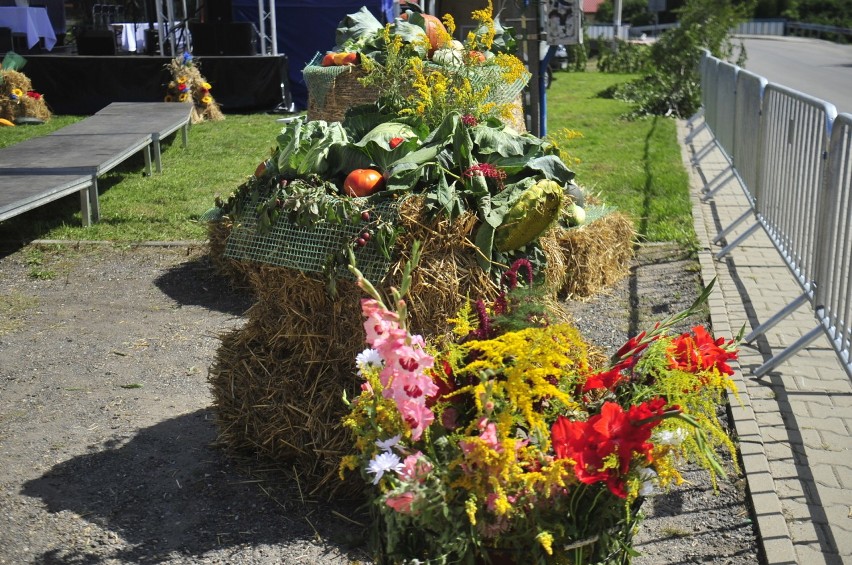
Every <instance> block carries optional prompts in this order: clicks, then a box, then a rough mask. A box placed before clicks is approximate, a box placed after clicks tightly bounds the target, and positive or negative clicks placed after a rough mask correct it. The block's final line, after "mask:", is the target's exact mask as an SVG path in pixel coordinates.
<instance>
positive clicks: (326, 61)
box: [321, 53, 334, 67]
mask: <svg viewBox="0 0 852 565" xmlns="http://www.w3.org/2000/svg"><path fill="white" fill-rule="evenodd" d="M321 64H322V66H323V67H333V66H334V53H326V54H325V55H323V58H322V63H321Z"/></svg>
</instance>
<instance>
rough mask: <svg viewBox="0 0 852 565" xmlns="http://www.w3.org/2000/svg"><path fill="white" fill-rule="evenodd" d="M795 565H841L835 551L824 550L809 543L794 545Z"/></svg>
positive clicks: (841, 562)
mask: <svg viewBox="0 0 852 565" xmlns="http://www.w3.org/2000/svg"><path fill="white" fill-rule="evenodd" d="M796 564H797V565H843V561H842V560H841V558H840V556H839V555H838V554H837V553H832V552H826V551H825V550H823V549H822V548H820V547H813V546H810V545H797V546H796Z"/></svg>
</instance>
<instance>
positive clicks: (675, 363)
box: [668, 326, 737, 375]
mask: <svg viewBox="0 0 852 565" xmlns="http://www.w3.org/2000/svg"><path fill="white" fill-rule="evenodd" d="M725 345H726V342H725V340H724V338H721V337H720V338H719V339H717V340H715V341H714V340H713V336H711V335H710V334H709V333H708V332H707V330H706V329H704V327H703V326H695V327H694V328H692V334H689V333H684V334H682V335H680V336H678V337H676V338H675V339H674V340H673V341H672V345H671V346H670V347H669V351H668V354H669V363H670V366H671V367H672V368H673V369H680V370H682V371H688V372H696V371H707V370H712V369H716V370H718V371H719V372H720V373H724V374H726V375H733V374H734V370H733V369H731V367H730V365H728V364H727V361H728V360H729V359H736V358H737V352H736V351H730V350H728V349H726V348H725V347H724V346H725Z"/></svg>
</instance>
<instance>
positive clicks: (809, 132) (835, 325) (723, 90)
mask: <svg viewBox="0 0 852 565" xmlns="http://www.w3.org/2000/svg"><path fill="white" fill-rule="evenodd" d="M700 75H701V86H702V99H701V100H702V105H703V108H702V109H703V113H704V116H705V122H704V125H706V127H707V128H709V129H710V131H711V132H712V134H713V140H712V142H711V144H710V147H711V148H712V147H718V148H719V149H720V150H721V151H722V153H723V154H724V155H725V157H726V158H727V160H728V161H729V163H730V165H731V171H732V175H733V176H735V177H736V178H737V179H738V180H739V181H740V185H741V186H742V188H743V191H744V192H745V194H746V197H747V199H748V202H749V209H748V210H746V211H745V212H744V213H743V215H742V216H740V217H739V218H737V219H736V220H735V221H734V222H733V223H732V224H731V225H729V226H727V227H725V228H723V229H722V230H721V231H720V232H719V233H718V234H717V236H716V238H715V240H714V243H719V242H720V241H722V240H724V239H726V237H727V235H728V234H729V233H730V232H731V231H732V230H733V228H734V227H736V226H737V225H739V224H741V223H742V222H743V221H745V220H747V219H749V218H752V219H753V220H754V223H753V224H752V225H751V226H750V227H749V228H748V229H747V230H745V231H744V232H743V233H741V234H740V235H739V236H738V237H737V238H736V239H734V240H733V241H731V242H730V243H728V244H727V245H726V246H725V247H724V248H723V249H722V250H721V251H719V252H718V253H717V254H716V258H717V259H721V258H723V257H724V256H725V255H727V254H728V253H729V252H730V251H731V250H733V249H734V248H735V247H736V246H738V245H739V244H740V243H742V241H744V240H745V239H746V238H748V237H750V236H751V234H753V233H754V232H755V231H757V230H758V229H760V228H763V231H764V232H765V233H766V234H767V235H768V236H769V239H770V241H772V244H773V245H774V246H775V248H776V249H777V250H778V252H779V253H780V255H781V257H782V258H783V260H784V262H785V264H786V265H787V267H788V268H789V269H790V271H791V273H792V274H793V276H794V277H795V278H796V281H797V282H798V283H799V286H800V287H801V289H802V293H801V294H800V295H799V296H798V297H797V298H796V299H795V300H793V301H792V302H791V303H790V304H788V305H787V306H785V307H784V308H782V309H781V310H780V311H779V312H778V313H776V314H775V315H773V316H772V317H771V318H770V319H769V320H767V321H765V322H763V323H762V324H760V325H759V326H758V327H757V328H755V329H754V330H753V331H752V332H751V333H750V334H749V335H748V336H746V338H745V340H746V341H747V342H751V341H754V340H755V339H756V338H757V337H758V336H760V335H762V334H764V333H765V332H766V331H768V330H769V329H770V328H771V327H773V326H774V325H775V324H777V323H778V322H780V321H781V320H782V319H784V318H785V317H786V316H788V315H789V314H791V313H792V312H793V311H794V310H796V309H798V308H799V307H801V306H802V305H804V304H806V303H810V304H811V306H812V307H813V310H814V314H815V316H816V318H817V321H818V324H817V327H815V328H814V329H812V330H811V331H809V332H807V333H806V334H805V335H804V336H802V337H801V338H800V339H799V340H797V341H796V342H795V343H793V344H791V345H790V346H789V347H787V348H786V349H785V350H783V351H781V352H780V353H778V354H776V355H775V356H773V357H772V358H771V359H769V360H767V361H766V362H765V363H764V364H763V365H761V366H760V367H758V368H757V369H755V370H754V374H755V375H757V376H761V375H764V374H766V373H767V372H769V371H770V370H772V369H773V368H774V367H776V366H777V365H778V364H780V363H781V362H783V361H784V360H786V359H788V358H789V357H790V356H792V355H794V354H796V353H797V352H798V351H799V350H800V349H802V348H803V347H805V346H807V345H808V344H809V343H810V342H812V341H813V340H814V339H816V337H818V336H819V335H820V334H821V333H823V332H825V333H826V335H827V336H828V337H829V340H830V341H831V343H832V345H833V346H834V348H835V350H836V352H837V354H838V356H839V358H840V360H841V361H842V362H843V365H844V368H845V369H846V371H847V373H848V374H849V375H850V376H852V364H850V352H852V283H850V282H849V279H850V275H852V166H851V165H850V154H852V148H850V146H852V116H850V115H849V114H841V115H840V116H837V112H836V110H835V108H834V106H833V105H832V104H829V103H827V102H825V101H823V100H820V99H817V98H814V97H812V96H809V95H807V94H804V93H801V92H797V91H795V90H792V89H789V88H787V87H784V86H782V85H778V84H774V83H770V82H768V81H767V80H766V79H764V78H762V77H760V76H758V75H755V74H752V73H749V72H747V71H745V70H743V69H740V68H739V67H736V66H735V65H731V64H730V63H727V62H725V61H720V60H718V59H716V58H715V57H712V56H710V54H709V53H706V52H705V55H704V57H703V60H702V62H701V66H700ZM694 133H695V132H693V134H694ZM693 134H690V136H692V135H693ZM687 139H689V137H688V138H687ZM707 152H708V151H707V150H706V149H705V148H702V149H701V150H700V151H698V152H696V154H695V157H694V158H693V161H694V162H696V163H698V162H700V159H702V158H703V155H706V153H707ZM712 184H713V183H712V182H710V183H707V184H706V186H705V195H704V199H708V198H709V197H712V195H713V192H714V191H715V190H717V189H718V188H720V187H717V188H715V189H714V188H712Z"/></svg>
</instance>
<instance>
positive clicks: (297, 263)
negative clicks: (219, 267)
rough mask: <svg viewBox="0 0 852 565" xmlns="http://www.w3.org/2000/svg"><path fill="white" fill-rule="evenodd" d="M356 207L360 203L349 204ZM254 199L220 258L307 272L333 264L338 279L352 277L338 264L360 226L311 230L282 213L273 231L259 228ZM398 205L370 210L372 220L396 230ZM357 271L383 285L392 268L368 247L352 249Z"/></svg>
mask: <svg viewBox="0 0 852 565" xmlns="http://www.w3.org/2000/svg"><path fill="white" fill-rule="evenodd" d="M353 200H354V201H355V202H356V203H357V202H358V201H359V200H366V199H359V198H355V199H353ZM255 202H256V200H253V199H252V198H251V197H250V196H249V197H248V198H247V199H246V205H245V206H244V208H243V209H244V213H243V215H242V217H241V218H240V221H239V223H237V224H234V226H233V228H232V230H231V234H230V236H229V237H228V241H227V242H226V244H225V252H224V254H223V256H224V257H227V258H229V259H236V260H239V261H253V262H257V263H263V264H267V265H274V266H278V267H287V268H290V269H296V270H299V271H303V272H306V273H325V272H326V271H327V270H328V267H329V265H334V272H335V275H336V276H337V277H338V278H350V279H352V278H354V277H352V275H351V273H350V272H349V270H348V268H347V267H346V263H345V261H344V262H341V261H339V260H338V261H336V262H335V259H337V258H343V257H345V256H344V255H343V252H344V251H345V249H346V248H347V247H348V246H352V243H353V242H354V241H355V240H357V239H358V236H359V235H360V234H361V233H362V232H363V231H364V225H363V224H360V223H358V224H352V223H344V224H337V223H331V222H326V221H320V222H317V223H316V224H314V225H313V226H311V227H303V226H300V225H298V224H296V223H294V222H293V221H291V220H290V219H289V217H288V216H287V215H286V214H283V213H282V214H281V215H280V216H279V217H278V220H277V221H276V222H275V224H273V225H272V228H271V229H268V230H260V229H258V214H257V212H256V211H255V206H254V205H253V203H255ZM399 206H400V201H397V200H388V201H383V202H380V203H378V204H374V205H371V210H372V213H373V214H374V216H378V217H380V218H381V220H382V221H383V222H387V223H389V224H391V225H396V222H397V217H398V215H399ZM354 250H355V258H356V260H357V264H358V268H359V269H360V270H361V272H362V273H363V274H364V275H365V276H366V277H367V279H369V280H370V281H373V282H377V281H381V280H382V279H383V278H384V276H385V275H386V274H387V272H388V270H389V269H390V266H391V260H390V259H388V258H386V257H385V256H384V254H383V253H382V252H381V250H380V249H379V247H378V246H377V245H375V244H374V243H372V242H371V243H369V244H368V245H366V246H364V247H357V246H355V248H354Z"/></svg>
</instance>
